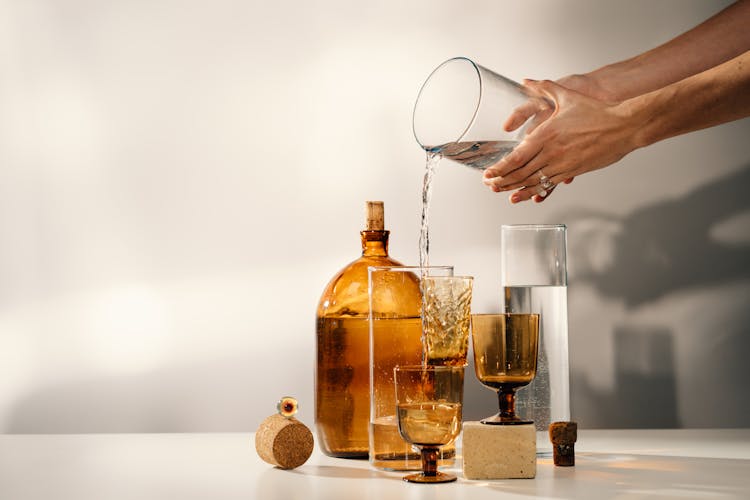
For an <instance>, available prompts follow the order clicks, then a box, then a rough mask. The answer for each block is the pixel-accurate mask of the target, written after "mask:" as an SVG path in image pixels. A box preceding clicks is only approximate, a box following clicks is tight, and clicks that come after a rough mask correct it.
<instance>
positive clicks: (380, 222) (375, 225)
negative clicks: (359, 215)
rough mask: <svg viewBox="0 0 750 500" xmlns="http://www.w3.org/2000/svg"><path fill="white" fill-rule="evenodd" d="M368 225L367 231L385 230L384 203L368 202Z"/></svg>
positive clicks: (366, 208) (366, 207)
mask: <svg viewBox="0 0 750 500" xmlns="http://www.w3.org/2000/svg"><path fill="white" fill-rule="evenodd" d="M365 210H366V217H367V225H366V226H365V231H383V230H385V215H384V208H383V202H382V201H368V202H367V204H366V206H365Z"/></svg>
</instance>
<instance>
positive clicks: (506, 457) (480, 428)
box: [463, 422, 536, 479]
mask: <svg viewBox="0 0 750 500" xmlns="http://www.w3.org/2000/svg"><path fill="white" fill-rule="evenodd" d="M463 457H464V467H463V468H464V477H465V478H466V479H515V478H519V479H520V478H533V477H535V476H536V429H535V428H534V424H523V425H485V424H482V423H480V422H464V424H463Z"/></svg>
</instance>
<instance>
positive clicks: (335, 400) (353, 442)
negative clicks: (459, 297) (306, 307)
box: [315, 202, 401, 458]
mask: <svg viewBox="0 0 750 500" xmlns="http://www.w3.org/2000/svg"><path fill="white" fill-rule="evenodd" d="M360 235H361V239H362V256H361V257H360V258H359V259H357V260H355V261H354V262H352V263H351V264H349V265H348V266H346V267H345V268H344V269H342V270H341V271H340V272H339V273H338V274H336V276H334V277H333V279H332V280H331V281H330V282H329V283H328V285H327V286H326V288H325V291H324V292H323V295H322V296H321V298H320V303H319V304H318V311H317V321H316V323H317V325H316V328H317V336H316V337H317V344H316V348H317V363H316V370H315V427H316V430H317V435H318V444H319V446H320V448H321V449H322V450H323V452H324V453H325V454H326V455H329V456H332V457H341V458H367V456H368V450H369V434H368V428H369V420H370V367H369V361H370V354H369V344H370V327H369V320H368V313H369V298H368V294H367V287H368V284H367V268H368V267H369V266H398V265H401V264H400V263H399V262H397V261H395V260H393V259H391V258H390V257H389V256H388V235H389V232H388V231H386V230H385V229H384V223H383V203H382V202H367V225H366V229H365V230H364V231H362V232H361V233H360Z"/></svg>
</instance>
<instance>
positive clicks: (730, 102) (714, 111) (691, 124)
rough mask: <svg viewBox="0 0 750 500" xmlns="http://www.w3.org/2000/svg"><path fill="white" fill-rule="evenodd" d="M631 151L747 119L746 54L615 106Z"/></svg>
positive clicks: (749, 81) (749, 57)
mask: <svg viewBox="0 0 750 500" xmlns="http://www.w3.org/2000/svg"><path fill="white" fill-rule="evenodd" d="M619 107H621V109H622V111H623V112H624V114H626V115H627V116H629V120H628V121H629V122H630V123H631V124H634V125H635V126H636V128H637V130H638V131H637V133H636V134H635V136H634V137H633V141H634V144H633V145H634V146H635V147H644V146H648V145H650V144H653V143H655V142H658V141H661V140H664V139H667V138H669V137H674V136H677V135H680V134H685V133H688V132H692V131H694V130H700V129H703V128H707V127H711V126H714V125H719V124H721V123H726V122H729V121H733V120H737V119H740V118H744V117H747V116H750V51H747V52H745V53H744V54H742V55H739V56H737V57H735V58H734V59H731V60H729V61H727V62H725V63H723V64H720V65H719V66H716V67H714V68H711V69H709V70H707V71H704V72H702V73H699V74H697V75H694V76H691V77H689V78H686V79H684V80H681V81H679V82H676V83H673V84H671V85H667V86H666V87H664V88H661V89H659V90H655V91H653V92H649V93H647V94H644V95H641V96H638V97H634V98H632V99H629V100H626V101H624V102H623V103H621V104H620V105H619Z"/></svg>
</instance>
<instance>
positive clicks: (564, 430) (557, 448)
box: [549, 422, 578, 467]
mask: <svg viewBox="0 0 750 500" xmlns="http://www.w3.org/2000/svg"><path fill="white" fill-rule="evenodd" d="M549 439H550V441H552V458H553V460H554V462H555V465H560V466H563V467H572V466H574V465H575V464H576V453H575V443H576V440H577V439H578V424H577V423H575V422H553V423H551V424H550V426H549Z"/></svg>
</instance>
